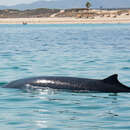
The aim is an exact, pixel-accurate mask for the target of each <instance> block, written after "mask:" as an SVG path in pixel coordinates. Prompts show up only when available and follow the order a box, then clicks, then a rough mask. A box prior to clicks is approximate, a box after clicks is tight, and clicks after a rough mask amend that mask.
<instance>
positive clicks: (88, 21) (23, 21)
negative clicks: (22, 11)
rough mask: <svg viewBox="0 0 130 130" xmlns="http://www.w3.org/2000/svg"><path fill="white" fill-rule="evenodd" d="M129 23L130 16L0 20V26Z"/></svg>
mask: <svg viewBox="0 0 130 130" xmlns="http://www.w3.org/2000/svg"><path fill="white" fill-rule="evenodd" d="M116 23H130V16H120V17H116V18H115V17H95V18H74V17H54V18H50V17H47V18H46V17H45V18H0V24H116Z"/></svg>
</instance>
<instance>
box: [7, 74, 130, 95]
mask: <svg viewBox="0 0 130 130" xmlns="http://www.w3.org/2000/svg"><path fill="white" fill-rule="evenodd" d="M4 87H7V88H18V89H26V88H30V87H34V88H40V89H42V88H43V89H45V88H52V89H57V90H68V91H73V92H103V93H119V92H130V88H129V87H127V86H125V85H123V84H122V83H120V82H119V81H118V75H117V74H114V75H112V76H109V77H108V78H106V79H102V80H99V79H86V78H75V77H55V76H48V77H34V78H26V79H19V80H16V81H13V82H10V83H9V84H7V85H5V86H4Z"/></svg>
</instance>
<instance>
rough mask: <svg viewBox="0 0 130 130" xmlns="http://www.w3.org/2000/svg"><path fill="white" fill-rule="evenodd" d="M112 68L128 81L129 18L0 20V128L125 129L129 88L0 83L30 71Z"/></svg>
mask: <svg viewBox="0 0 130 130" xmlns="http://www.w3.org/2000/svg"><path fill="white" fill-rule="evenodd" d="M114 73H117V74H119V80H120V81H121V82H122V83H124V84H126V85H128V86H130V24H99V25H98V24H78V25H71V24H70V25H69V24H68V25H64V24H63V25H0V128H1V129H6V130H14V129H17V130H18V129H22V130H42V129H56V130H58V129H59V130H60V129H62V130H64V129H70V130H86V129H88V130H94V129H96V130H113V129H118V130H119V129H126V130H129V129H130V123H129V122H130V94H129V93H118V94H113V93H109V94H108V93H107V94H106V93H71V92H58V91H49V90H44V91H42V90H35V91H32V90H27V91H25V90H18V89H11V88H2V86H3V85H5V84H7V83H8V82H10V81H12V80H16V79H20V78H25V77H32V76H33V77H34V76H49V75H53V76H75V77H86V78H99V79H103V78H106V77H107V76H109V75H112V74H114Z"/></svg>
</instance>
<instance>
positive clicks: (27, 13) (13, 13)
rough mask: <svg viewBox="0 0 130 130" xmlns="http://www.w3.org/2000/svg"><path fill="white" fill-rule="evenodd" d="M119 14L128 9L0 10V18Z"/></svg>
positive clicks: (106, 15)
mask: <svg viewBox="0 0 130 130" xmlns="http://www.w3.org/2000/svg"><path fill="white" fill-rule="evenodd" d="M121 15H124V16H130V9H116V10H103V9H102V10H98V9H86V8H74V9H65V10H61V9H47V8H38V9H32V10H29V9H28V10H23V11H21V10H14V9H5V10H0V18H42V17H74V18H91V19H94V18H95V17H120V16H121Z"/></svg>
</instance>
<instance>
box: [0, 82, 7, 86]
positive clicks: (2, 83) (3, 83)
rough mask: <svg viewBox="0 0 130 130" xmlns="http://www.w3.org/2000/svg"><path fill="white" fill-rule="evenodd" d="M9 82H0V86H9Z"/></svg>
mask: <svg viewBox="0 0 130 130" xmlns="http://www.w3.org/2000/svg"><path fill="white" fill-rule="evenodd" d="M7 83H8V82H0V86H4V85H5V84H7Z"/></svg>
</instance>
